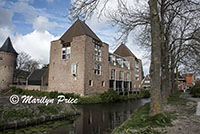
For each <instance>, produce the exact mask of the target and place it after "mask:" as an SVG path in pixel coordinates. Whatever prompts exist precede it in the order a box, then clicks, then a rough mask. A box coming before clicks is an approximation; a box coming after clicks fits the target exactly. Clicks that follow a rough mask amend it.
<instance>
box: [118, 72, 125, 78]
mask: <svg viewBox="0 0 200 134" xmlns="http://www.w3.org/2000/svg"><path fill="white" fill-rule="evenodd" d="M119 79H120V80H123V79H124V72H123V71H119Z"/></svg>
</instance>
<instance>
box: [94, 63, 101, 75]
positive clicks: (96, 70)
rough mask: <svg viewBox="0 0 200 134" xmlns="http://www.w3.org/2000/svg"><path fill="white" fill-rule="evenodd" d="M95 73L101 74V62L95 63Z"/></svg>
mask: <svg viewBox="0 0 200 134" xmlns="http://www.w3.org/2000/svg"><path fill="white" fill-rule="evenodd" d="M94 74H96V75H101V65H100V64H99V63H96V64H95V65H94Z"/></svg>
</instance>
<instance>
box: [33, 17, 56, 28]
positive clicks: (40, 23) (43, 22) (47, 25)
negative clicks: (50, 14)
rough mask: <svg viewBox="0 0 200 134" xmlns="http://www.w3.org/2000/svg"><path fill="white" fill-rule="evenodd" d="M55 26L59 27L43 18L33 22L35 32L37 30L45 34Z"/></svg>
mask: <svg viewBox="0 0 200 134" xmlns="http://www.w3.org/2000/svg"><path fill="white" fill-rule="evenodd" d="M55 26H57V23H56V22H49V20H48V18H46V17H43V16H39V17H37V18H36V19H35V20H34V21H33V28H34V30H37V31H40V32H44V31H46V30H49V29H51V28H53V27H55Z"/></svg>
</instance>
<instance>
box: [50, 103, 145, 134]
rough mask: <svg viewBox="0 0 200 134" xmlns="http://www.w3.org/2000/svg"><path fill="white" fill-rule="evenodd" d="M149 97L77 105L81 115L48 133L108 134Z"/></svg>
mask: <svg viewBox="0 0 200 134" xmlns="http://www.w3.org/2000/svg"><path fill="white" fill-rule="evenodd" d="M147 102H149V99H141V100H129V101H127V102H121V103H113V104H91V105H79V106H77V108H78V110H79V111H80V112H81V115H80V116H79V117H78V118H77V119H76V120H75V121H73V122H71V123H70V124H68V125H64V126H60V127H57V128H56V129H54V130H52V131H51V132H50V134H110V133H111V132H112V130H113V129H114V128H115V127H117V126H119V125H120V124H122V123H123V122H124V121H125V120H127V119H128V117H129V116H130V115H131V114H132V113H133V112H134V111H135V110H136V109H137V108H139V107H140V106H142V105H144V104H145V103H147Z"/></svg>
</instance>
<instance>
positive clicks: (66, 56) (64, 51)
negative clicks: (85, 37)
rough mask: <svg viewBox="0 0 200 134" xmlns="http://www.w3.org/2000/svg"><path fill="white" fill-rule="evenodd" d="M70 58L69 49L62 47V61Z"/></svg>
mask: <svg viewBox="0 0 200 134" xmlns="http://www.w3.org/2000/svg"><path fill="white" fill-rule="evenodd" d="M70 56H71V47H70V46H68V47H63V48H62V59H63V60H66V59H70Z"/></svg>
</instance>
